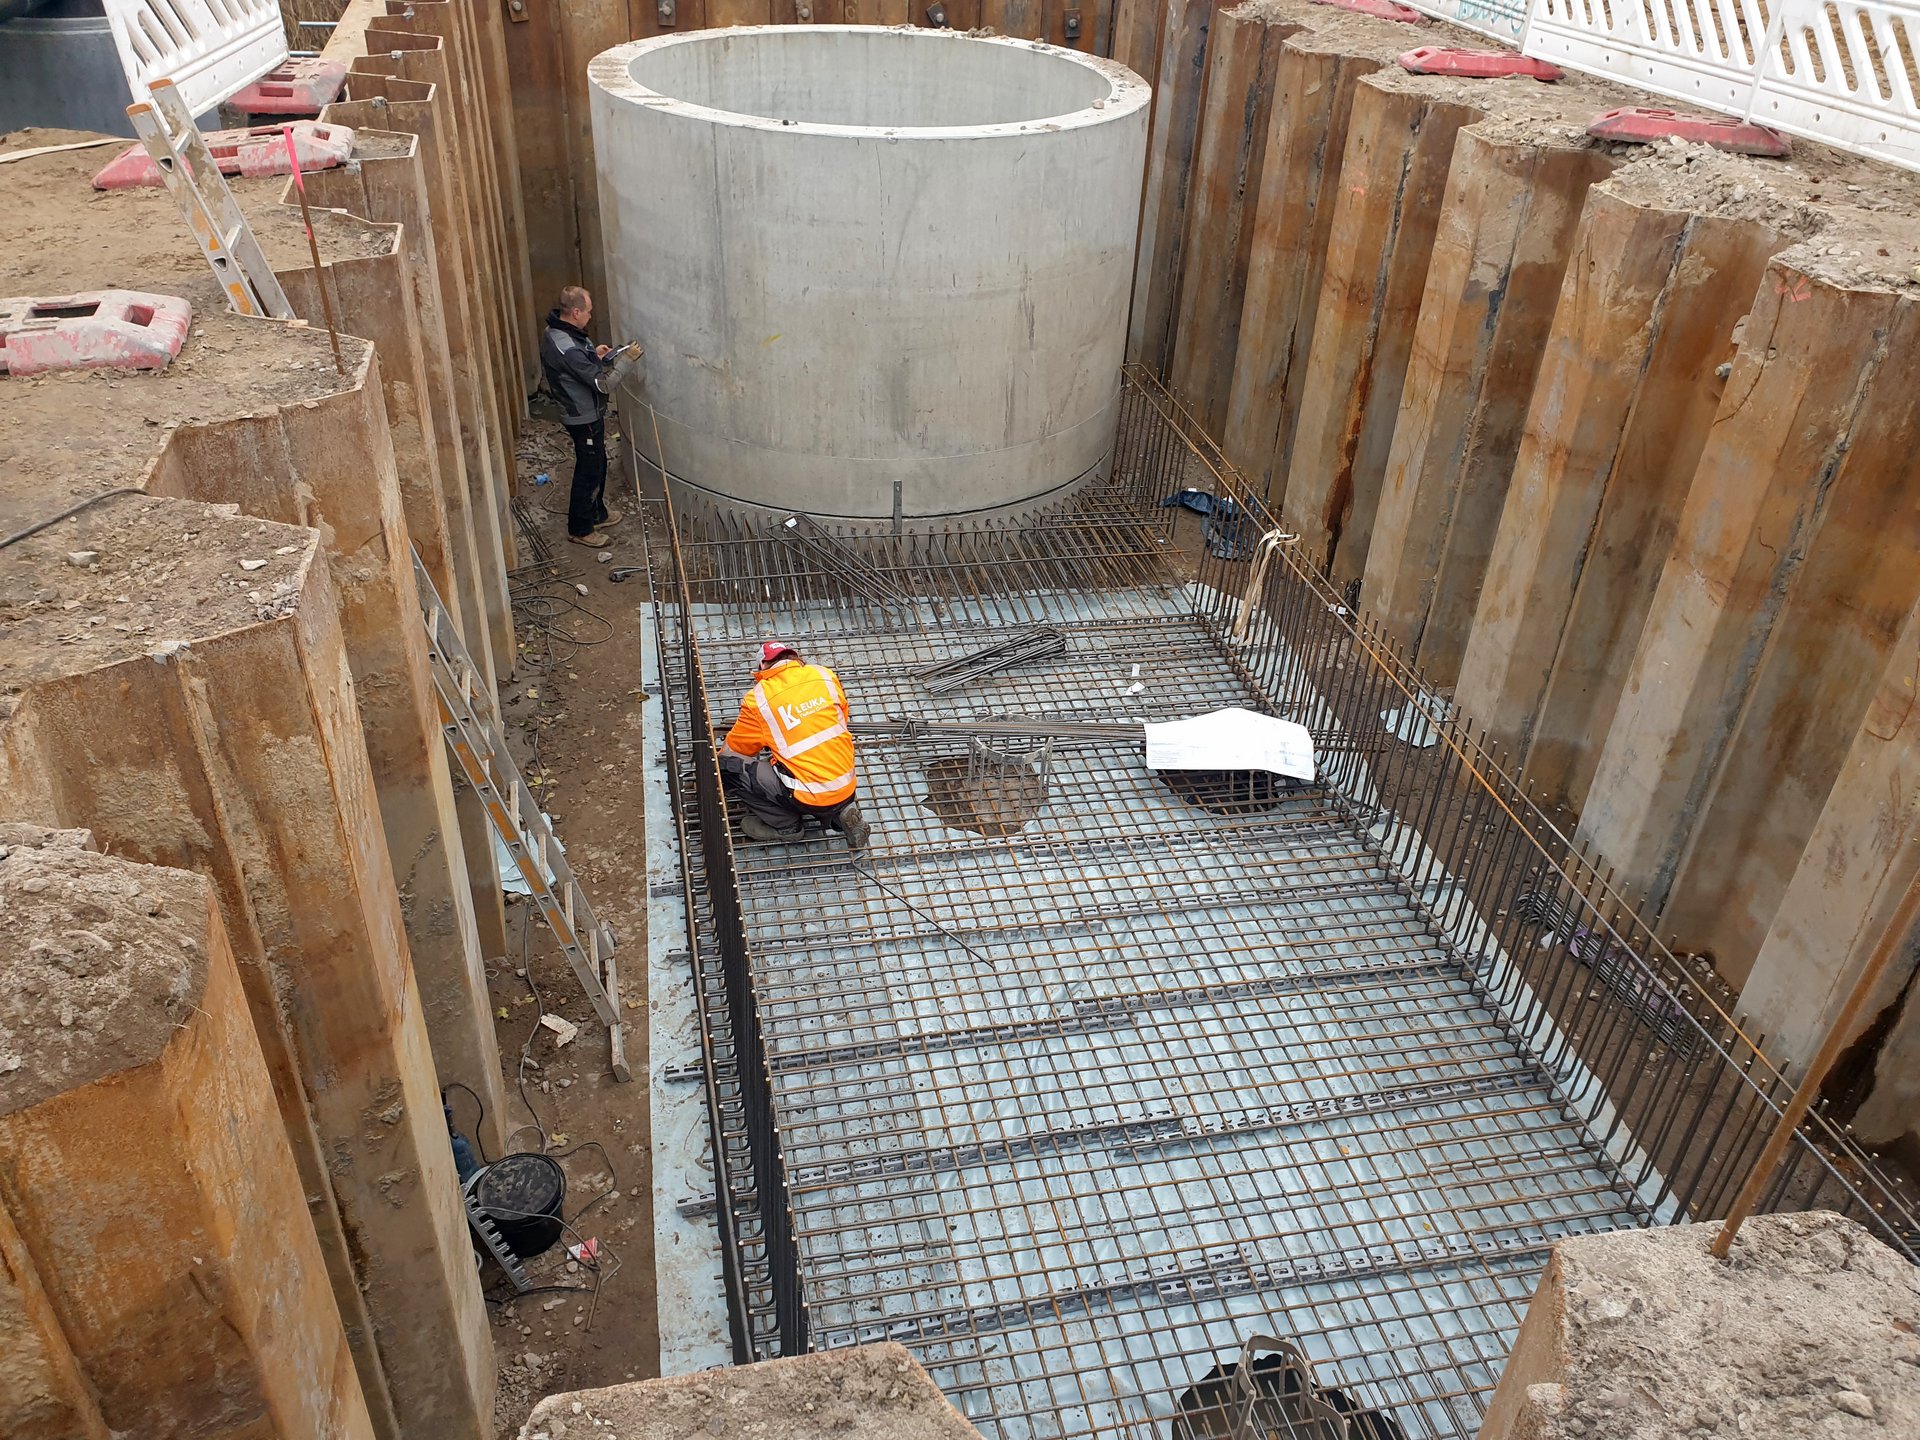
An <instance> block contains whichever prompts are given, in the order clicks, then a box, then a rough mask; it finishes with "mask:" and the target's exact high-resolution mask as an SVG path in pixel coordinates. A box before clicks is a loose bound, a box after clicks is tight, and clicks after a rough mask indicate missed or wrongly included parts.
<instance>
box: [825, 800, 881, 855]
mask: <svg viewBox="0 0 1920 1440" xmlns="http://www.w3.org/2000/svg"><path fill="white" fill-rule="evenodd" d="M833 823H834V826H835V827H836V828H837V829H838V830H839V831H840V833H841V834H842V835H844V836H846V837H847V849H849V850H852V851H855V852H856V853H857V852H859V851H861V850H864V849H866V848H867V839H868V837H869V836H871V835H872V834H873V827H872V826H871V825H869V824H867V820H866V817H865V816H864V815H862V814H861V813H860V807H859V806H858V805H852V804H849V805H847V806H845V807H844V808H843V809H842V810H841V811H840V814H839V816H838V817H837V818H835V820H834V822H833Z"/></svg>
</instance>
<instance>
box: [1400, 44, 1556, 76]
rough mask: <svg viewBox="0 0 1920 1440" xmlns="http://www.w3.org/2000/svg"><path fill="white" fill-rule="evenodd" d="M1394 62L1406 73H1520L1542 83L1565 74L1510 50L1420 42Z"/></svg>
mask: <svg viewBox="0 0 1920 1440" xmlns="http://www.w3.org/2000/svg"><path fill="white" fill-rule="evenodd" d="M1394 63H1395V64H1396V65H1398V66H1399V67H1400V68H1401V69H1402V70H1405V71H1406V72H1407V73H1408V74H1410V75H1458V76H1460V77H1461V78H1462V79H1466V80H1500V79H1504V78H1505V77H1507V76H1509V75H1524V76H1526V77H1527V78H1528V79H1529V80H1538V81H1540V82H1541V83H1542V84H1545V85H1551V84H1552V83H1553V82H1554V81H1556V80H1558V79H1559V78H1560V77H1561V75H1563V74H1564V73H1565V72H1564V71H1563V70H1561V68H1560V67H1559V66H1558V65H1549V64H1548V63H1547V62H1546V61H1545V60H1535V59H1534V58H1533V57H1532V56H1529V55H1521V54H1517V53H1516V52H1514V51H1512V50H1452V49H1449V48H1447V47H1446V46H1444V45H1422V46H1421V47H1420V48H1419V49H1417V50H1409V51H1407V52H1406V53H1405V54H1404V55H1401V56H1399V57H1398V58H1397V59H1395V61H1394Z"/></svg>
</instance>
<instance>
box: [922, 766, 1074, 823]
mask: <svg viewBox="0 0 1920 1440" xmlns="http://www.w3.org/2000/svg"><path fill="white" fill-rule="evenodd" d="M923 803H924V804H925V805H926V807H927V809H929V810H931V811H932V812H933V813H934V814H935V815H937V816H938V817H939V818H940V823H941V824H943V825H950V826H952V827H953V828H954V829H956V830H971V831H972V832H973V833H974V834H976V835H985V836H987V837H988V838H989V839H997V838H999V837H1000V836H1003V835H1017V834H1019V833H1020V832H1021V831H1022V830H1024V829H1026V828H1027V825H1028V824H1029V823H1030V822H1031V821H1032V820H1033V819H1034V817H1035V816H1037V815H1038V814H1039V813H1040V812H1041V811H1042V810H1043V809H1045V808H1046V804H1047V777H1046V775H1045V773H1043V772H1042V771H1040V770H1037V769H1035V768H1034V767H1033V766H1031V765H1028V764H1023V763H1000V764H984V765H983V764H982V763H981V762H980V760H979V759H978V757H976V756H974V755H970V754H969V755H951V756H948V757H946V758H945V759H941V760H934V761H931V762H929V763H928V765H927V798H926V800H925V801H924V802H923Z"/></svg>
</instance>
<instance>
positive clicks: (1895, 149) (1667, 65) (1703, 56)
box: [1522, 0, 1920, 169]
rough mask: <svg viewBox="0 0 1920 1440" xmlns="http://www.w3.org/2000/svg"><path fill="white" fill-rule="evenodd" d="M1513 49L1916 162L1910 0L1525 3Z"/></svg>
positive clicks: (1919, 54) (1918, 36)
mask: <svg viewBox="0 0 1920 1440" xmlns="http://www.w3.org/2000/svg"><path fill="white" fill-rule="evenodd" d="M1522 48H1523V49H1524V50H1525V52H1526V53H1527V54H1529V55H1536V56H1539V57H1541V58H1543V59H1547V60H1551V61H1553V62H1554V63H1555V64H1558V65H1564V66H1566V67H1567V68H1568V69H1571V70H1584V71H1586V72H1587V73H1589V74H1593V75H1604V76H1608V77H1610V78H1612V79H1617V80H1623V81H1626V82H1627V83H1629V84H1633V85H1638V86H1641V87H1642V88H1644V89H1648V90H1652V91H1654V92H1656V93H1658V94H1661V95H1667V96H1672V97H1674V98H1676V99H1681V100H1686V101H1688V102H1690V103H1693V104H1698V105H1705V106H1708V107H1710V108H1711V109H1714V110H1718V111H1722V112H1724V113H1726V114H1730V115H1736V116H1739V117H1740V118H1741V119H1743V120H1755V121H1758V122H1760V123H1761V124H1764V125H1766V126H1769V127H1771V128H1773V129H1777V130H1782V131H1785V132H1787V133H1789V134H1793V135H1803V136H1805V137H1807V138H1808V139H1812V140H1819V141H1821V142H1823V143H1825V144H1828V145H1833V146H1836V147H1837V148H1839V149H1842V150H1851V151H1853V152H1855V153H1856V154H1861V155H1872V156H1877V157H1879V158H1881V159H1884V160H1891V161H1893V162H1894V163H1896V164H1899V165H1904V166H1907V167H1908V168H1910V169H1920V0H1534V5H1533V13H1532V15H1531V16H1530V18H1529V21H1528V25H1527V30H1526V34H1525V36H1524V37H1523V44H1522Z"/></svg>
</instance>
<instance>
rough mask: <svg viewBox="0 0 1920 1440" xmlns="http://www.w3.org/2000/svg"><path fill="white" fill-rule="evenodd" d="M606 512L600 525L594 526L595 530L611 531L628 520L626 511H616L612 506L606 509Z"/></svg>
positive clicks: (601, 518)
mask: <svg viewBox="0 0 1920 1440" xmlns="http://www.w3.org/2000/svg"><path fill="white" fill-rule="evenodd" d="M606 511H607V513H606V514H604V515H602V516H601V517H600V523H599V524H598V525H596V526H594V527H593V528H594V529H596V530H608V529H611V528H612V527H613V526H615V525H618V524H619V523H620V522H621V521H622V520H624V519H626V518H627V515H626V512H625V511H624V510H616V509H614V508H613V507H612V506H611V505H609V506H607V507H606Z"/></svg>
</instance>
